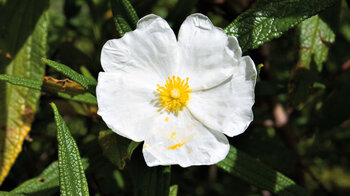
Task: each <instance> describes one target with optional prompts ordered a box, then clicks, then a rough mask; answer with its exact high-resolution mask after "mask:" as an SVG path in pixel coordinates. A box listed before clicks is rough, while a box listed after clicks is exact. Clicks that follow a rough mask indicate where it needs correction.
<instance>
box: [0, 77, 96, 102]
mask: <svg viewBox="0 0 350 196" xmlns="http://www.w3.org/2000/svg"><path fill="white" fill-rule="evenodd" d="M0 80H2V81H6V82H8V83H11V84H14V85H18V86H23V87H27V88H31V89H35V90H39V91H40V90H41V89H42V81H40V80H39V81H36V80H31V79H26V78H22V77H18V76H13V75H5V74H0ZM48 86H50V85H49V84H48V83H45V82H44V84H43V91H47V92H51V93H56V94H57V96H59V97H62V98H64V99H69V100H72V101H78V102H83V103H89V104H95V105H96V104H97V100H96V97H95V96H94V95H92V94H91V93H87V92H83V93H79V94H75V93H74V90H73V91H72V92H71V93H70V91H69V90H66V89H63V92H60V91H62V89H61V88H62V87H61V86H59V85H56V86H54V88H52V85H51V87H48Z"/></svg>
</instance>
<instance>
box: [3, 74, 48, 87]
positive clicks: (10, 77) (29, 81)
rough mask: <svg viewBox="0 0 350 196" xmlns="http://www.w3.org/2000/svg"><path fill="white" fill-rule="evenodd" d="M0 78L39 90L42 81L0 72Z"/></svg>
mask: <svg viewBox="0 0 350 196" xmlns="http://www.w3.org/2000/svg"><path fill="white" fill-rule="evenodd" d="M0 80H1V81H6V82H8V83H10V84H13V85H18V86H23V87H27V88H31V89H35V90H39V91H40V90H41V85H42V81H41V80H32V79H27V78H22V77H18V76H14V75H6V74H0Z"/></svg>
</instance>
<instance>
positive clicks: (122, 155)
mask: <svg viewBox="0 0 350 196" xmlns="http://www.w3.org/2000/svg"><path fill="white" fill-rule="evenodd" d="M98 141H99V143H100V146H101V148H102V150H103V154H104V155H105V156H106V157H107V158H108V159H109V160H110V161H111V162H112V163H113V164H114V165H116V166H117V167H118V168H119V169H124V167H125V162H126V160H127V159H128V160H130V159H131V155H132V153H133V152H134V150H135V148H136V147H137V146H138V145H139V144H140V143H139V142H134V141H131V140H129V139H127V138H125V137H121V136H119V135H117V134H115V133H114V132H113V131H111V130H108V131H100V134H99V136H98Z"/></svg>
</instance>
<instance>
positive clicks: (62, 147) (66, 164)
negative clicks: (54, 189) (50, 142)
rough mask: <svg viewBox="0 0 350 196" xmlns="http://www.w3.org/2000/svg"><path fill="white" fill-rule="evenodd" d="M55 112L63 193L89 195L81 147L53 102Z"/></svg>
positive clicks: (60, 180)
mask: <svg viewBox="0 0 350 196" xmlns="http://www.w3.org/2000/svg"><path fill="white" fill-rule="evenodd" d="M51 107H52V109H53V111H54V113H55V120H56V125H57V140H58V168H59V183H60V193H61V195H63V196H65V195H89V189H88V185H87V181H86V178H85V173H84V168H83V164H82V161H81V159H80V154H79V149H78V147H77V144H76V143H75V141H74V139H73V137H72V135H71V134H70V132H69V130H68V127H67V125H66V123H65V122H64V120H63V118H62V117H61V115H60V114H59V112H58V110H57V107H56V105H55V104H54V103H51Z"/></svg>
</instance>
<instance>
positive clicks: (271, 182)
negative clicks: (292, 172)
mask: <svg viewBox="0 0 350 196" xmlns="http://www.w3.org/2000/svg"><path fill="white" fill-rule="evenodd" d="M217 166H218V167H219V168H221V169H223V170H224V171H226V172H228V173H230V174H232V175H234V176H236V177H238V178H240V179H243V180H244V181H246V182H248V183H249V184H252V185H255V186H257V187H259V188H261V189H265V190H268V191H271V192H272V193H275V194H277V195H291V196H292V195H307V193H306V191H305V190H304V189H303V188H302V187H300V186H298V185H296V184H295V182H294V181H293V180H291V179H289V178H287V177H286V176H284V175H283V174H281V173H280V172H277V171H274V170H272V169H271V168H268V167H267V166H265V165H264V164H262V163H261V162H260V161H257V160H255V159H254V158H252V157H250V156H249V155H247V154H245V153H243V152H241V151H238V150H237V149H236V148H235V147H233V146H231V147H230V152H229V154H228V155H227V157H226V158H225V159H224V160H223V161H221V162H219V163H218V164H217Z"/></svg>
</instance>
